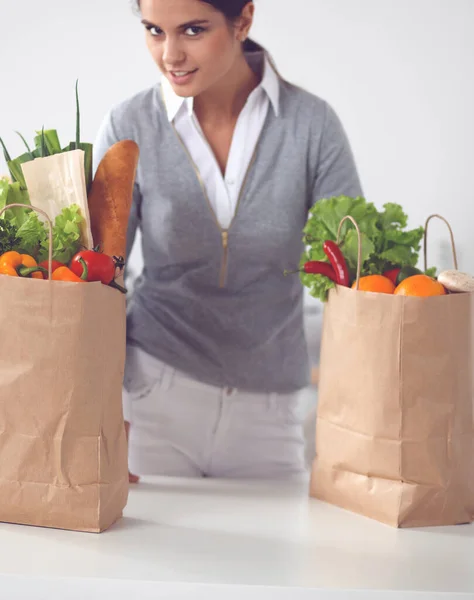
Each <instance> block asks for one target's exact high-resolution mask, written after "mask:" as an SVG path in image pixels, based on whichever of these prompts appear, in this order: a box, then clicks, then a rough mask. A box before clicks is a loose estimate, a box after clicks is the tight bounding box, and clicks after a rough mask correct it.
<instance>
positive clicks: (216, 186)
mask: <svg viewBox="0 0 474 600" xmlns="http://www.w3.org/2000/svg"><path fill="white" fill-rule="evenodd" d="M259 54H260V53H259ZM246 57H247V60H248V61H249V64H251V60H252V58H253V57H252V54H247V55H246ZM162 87H163V97H164V101H165V105H166V111H167V115H168V119H169V121H170V122H171V123H173V124H174V126H175V128H176V131H177V133H178V135H179V136H180V138H181V140H182V142H183V143H184V145H185V146H186V149H187V150H188V152H189V154H190V156H191V159H192V160H193V162H194V164H195V166H196V168H197V169H198V171H199V173H200V175H201V178H202V181H203V184H204V187H205V189H206V192H207V196H208V198H209V202H210V204H211V206H212V208H213V210H214V213H215V215H216V218H217V220H218V222H219V224H220V225H221V227H222V228H223V229H227V228H228V227H229V225H230V223H231V221H232V218H233V216H234V213H235V210H236V207H237V202H238V199H239V195H240V191H241V188H242V185H243V183H244V180H245V176H246V173H247V170H248V167H249V164H250V161H251V160H252V156H253V153H254V151H255V147H256V145H257V142H258V139H259V137H260V134H261V132H262V129H263V125H264V123H265V119H266V116H267V112H268V109H269V105H270V104H271V105H272V107H273V110H274V112H275V115H277V116H278V111H279V89H280V88H279V81H278V75H277V73H276V72H275V70H274V68H273V66H272V64H271V62H270V60H269V59H268V57H267V55H266V54H265V55H264V60H263V72H262V80H261V82H260V84H259V85H258V86H257V87H256V88H255V89H254V90H253V91H252V92H251V94H250V95H249V97H248V99H247V102H246V103H245V105H244V107H243V109H242V111H241V113H240V114H239V117H238V119H237V123H236V126H235V130H234V134H233V137H232V143H231V147H230V152H229V157H228V160H227V166H226V170H225V176H223V175H222V171H221V169H220V167H219V164H218V162H217V159H216V157H215V155H214V152H213V151H212V149H211V147H210V145H209V143H208V141H207V140H206V138H205V136H204V133H203V131H202V129H201V127H200V125H199V121H198V119H197V117H196V115H195V113H194V110H193V98H182V97H180V96H178V95H177V94H175V92H174V91H173V88H172V87H171V84H170V83H169V81H168V80H167V79H166V78H165V77H163V79H162Z"/></svg>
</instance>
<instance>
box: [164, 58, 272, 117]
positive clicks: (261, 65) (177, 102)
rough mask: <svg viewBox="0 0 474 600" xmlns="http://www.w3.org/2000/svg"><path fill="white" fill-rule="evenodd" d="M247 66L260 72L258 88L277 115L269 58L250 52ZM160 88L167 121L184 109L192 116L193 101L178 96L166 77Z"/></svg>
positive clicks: (190, 98)
mask: <svg viewBox="0 0 474 600" xmlns="http://www.w3.org/2000/svg"><path fill="white" fill-rule="evenodd" d="M246 58H247V61H248V63H249V65H250V66H251V67H252V68H253V69H254V70H255V71H257V72H258V71H261V73H262V79H261V82H260V85H259V87H260V88H262V89H263V90H264V91H265V93H266V94H267V96H268V98H269V100H270V103H271V105H272V107H273V110H274V112H275V115H276V116H278V115H279V106H280V82H279V76H278V74H277V72H276V70H275V67H274V66H273V62H272V60H271V58H270V57H269V56H268V54H267V53H266V52H251V53H248V54H246ZM161 86H162V90H163V98H164V102H165V107H166V113H167V115H168V120H169V121H170V122H173V121H174V119H175V118H176V116H177V114H178V112H179V111H180V110H181V109H182V108H183V107H184V109H185V110H187V112H188V114H189V115H192V114H193V104H194V99H193V98H192V97H189V98H183V97H181V96H178V95H177V94H176V93H175V92H174V90H173V88H172V86H171V84H170V82H169V81H168V79H167V78H166V77H162V79H161Z"/></svg>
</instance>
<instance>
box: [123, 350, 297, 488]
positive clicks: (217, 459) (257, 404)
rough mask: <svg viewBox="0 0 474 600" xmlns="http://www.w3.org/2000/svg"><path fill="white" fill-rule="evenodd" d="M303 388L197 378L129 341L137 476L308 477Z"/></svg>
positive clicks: (132, 455)
mask: <svg viewBox="0 0 474 600" xmlns="http://www.w3.org/2000/svg"><path fill="white" fill-rule="evenodd" d="M299 399H300V394H299V393H294V394H274V393H272V394H257V393H249V392H243V391H240V390H237V389H228V388H218V387H214V386H211V385H207V384H204V383H200V382H198V381H195V380H194V379H192V378H190V377H188V376H186V375H185V374H183V373H181V372H179V371H176V370H175V369H173V368H171V367H169V366H166V365H164V364H163V363H161V362H160V361H158V360H156V359H155V358H154V357H151V356H150V355H148V354H146V353H145V352H143V351H142V350H140V349H138V348H135V347H129V348H128V349H127V363H126V369H125V378H124V416H125V420H127V421H129V422H130V423H131V426H130V440H129V466H130V471H131V472H132V473H135V474H137V475H172V476H181V477H205V476H208V477H235V478H264V479H275V478H277V479H287V478H298V479H300V478H304V477H306V476H307V472H306V468H305V465H304V439H303V427H302V422H303V418H302V415H301V410H300V408H301V407H300V405H299Z"/></svg>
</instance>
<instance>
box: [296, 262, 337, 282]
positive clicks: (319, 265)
mask: <svg viewBox="0 0 474 600" xmlns="http://www.w3.org/2000/svg"><path fill="white" fill-rule="evenodd" d="M303 271H304V272H305V273H311V274H313V275H324V276H325V277H329V279H331V280H332V281H334V282H336V280H337V278H336V273H335V272H334V269H333V268H332V266H331V265H330V264H329V263H326V262H323V261H321V260H310V261H309V262H307V263H305V264H304V265H303Z"/></svg>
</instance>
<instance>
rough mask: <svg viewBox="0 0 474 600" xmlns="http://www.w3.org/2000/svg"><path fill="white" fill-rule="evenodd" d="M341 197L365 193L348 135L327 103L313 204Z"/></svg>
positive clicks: (314, 184)
mask: <svg viewBox="0 0 474 600" xmlns="http://www.w3.org/2000/svg"><path fill="white" fill-rule="evenodd" d="M341 195H345V196H351V197H357V196H362V195H363V192H362V187H361V183H360V180H359V175H358V172H357V168H356V165H355V160H354V156H353V154H352V150H351V147H350V144H349V140H348V138H347V135H346V132H345V130H344V128H343V126H342V123H341V121H340V119H339V117H338V116H337V114H336V112H335V111H334V109H333V108H332V107H331V106H329V105H328V104H327V103H326V114H325V118H324V125H323V131H322V134H321V138H320V146H319V155H318V162H317V166H316V175H315V178H314V183H313V194H312V204H314V203H316V202H317V201H318V200H321V199H322V198H328V197H332V196H341Z"/></svg>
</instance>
